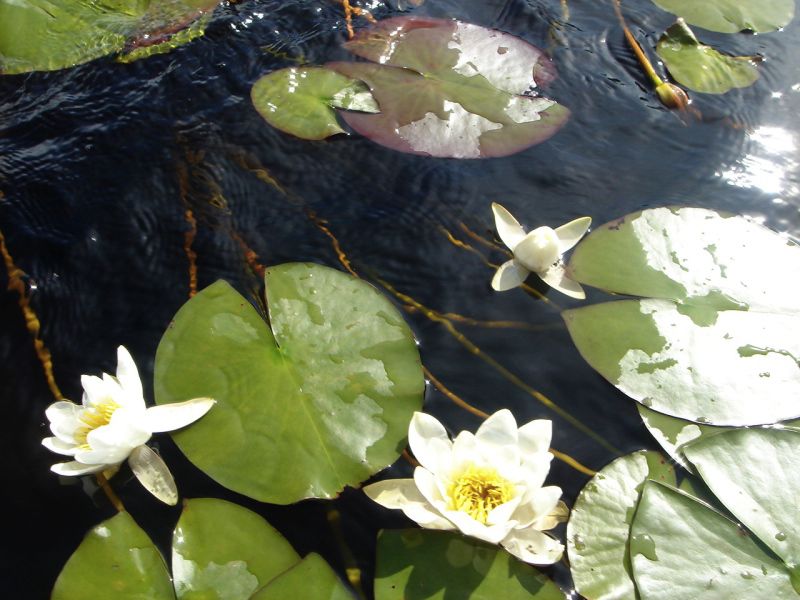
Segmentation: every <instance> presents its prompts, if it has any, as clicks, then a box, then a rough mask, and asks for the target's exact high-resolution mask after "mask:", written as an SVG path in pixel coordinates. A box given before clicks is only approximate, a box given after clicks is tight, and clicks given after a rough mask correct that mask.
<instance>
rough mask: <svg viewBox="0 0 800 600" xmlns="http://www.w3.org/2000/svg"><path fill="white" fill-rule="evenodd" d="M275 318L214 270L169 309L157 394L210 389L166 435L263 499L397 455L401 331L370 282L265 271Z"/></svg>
mask: <svg viewBox="0 0 800 600" xmlns="http://www.w3.org/2000/svg"><path fill="white" fill-rule="evenodd" d="M266 287H267V291H268V297H267V301H268V306H269V317H270V323H271V326H272V328H271V329H270V327H269V326H268V325H267V323H266V322H265V321H264V319H263V318H262V317H261V316H260V315H259V314H258V312H257V311H256V310H255V309H254V308H253V307H252V306H251V305H250V303H249V302H248V301H247V300H245V299H244V298H243V297H242V296H240V295H239V294H238V293H237V292H236V291H235V290H234V289H233V288H231V287H230V286H229V285H228V284H227V283H225V282H222V281H220V282H217V283H215V284H214V285H212V286H210V287H208V288H206V289H205V290H203V291H202V292H200V293H199V294H197V295H196V296H195V297H194V298H192V299H191V300H190V301H189V302H187V303H186V304H185V305H184V306H183V308H181V309H180V311H178V314H177V315H176V316H175V319H174V321H173V323H172V324H171V325H170V327H169V329H168V330H167V331H166V333H165V334H164V337H163V338H162V340H161V343H160V345H159V348H158V352H157V354H156V367H155V370H156V373H155V393H156V401H157V402H158V403H159V404H163V403H167V402H176V401H179V400H182V399H186V398H194V397H198V396H209V397H213V398H215V399H216V401H217V404H216V406H215V407H214V410H212V411H211V412H209V413H208V415H206V416H205V417H204V418H203V419H201V420H200V421H198V422H197V423H195V424H194V425H192V427H189V428H187V429H185V430H183V431H178V432H176V433H175V434H174V438H175V441H176V442H177V443H178V445H179V446H180V448H181V449H182V450H183V452H184V453H185V454H186V456H187V457H189V459H190V460H191V461H192V462H193V463H194V464H195V465H197V466H198V467H199V468H200V469H202V470H203V471H205V472H206V473H208V474H209V475H210V476H211V477H213V478H214V479H215V480H217V481H218V482H219V483H221V484H222V485H224V486H226V487H228V488H230V489H232V490H235V491H237V492H239V493H242V494H245V495H247V496H250V497H252V498H255V499H257V500H261V501H263V502H273V503H277V504H289V503H292V502H297V501H298V500H301V499H303V498H311V497H320V498H328V497H331V496H334V495H336V494H337V493H338V492H339V491H340V490H341V489H342V488H343V487H344V486H345V485H357V484H358V483H360V482H362V481H363V480H365V479H367V478H368V477H369V476H371V475H372V474H374V473H376V472H377V471H379V470H381V469H382V468H384V467H386V466H387V465H389V464H391V463H392V462H394V461H395V460H396V459H397V457H398V456H399V455H400V452H401V450H402V449H403V447H404V446H405V443H406V442H405V438H406V432H407V430H408V423H409V422H410V420H411V416H412V415H413V413H414V411H415V410H419V409H420V408H421V405H422V393H423V390H424V379H423V375H422V368H421V365H420V360H419V353H418V351H417V346H416V343H415V341H414V338H413V335H412V333H411V330H410V329H409V328H408V326H407V325H406V323H405V322H404V321H403V318H402V316H401V315H400V313H399V312H398V311H397V309H396V308H394V306H393V305H392V304H391V303H390V302H389V301H388V300H387V299H386V298H385V297H384V296H382V295H381V294H379V293H378V292H377V291H376V290H375V288H373V287H372V286H371V285H369V284H367V283H365V282H363V281H360V280H358V279H356V278H354V277H351V276H349V275H346V274H344V273H341V272H339V271H336V270H334V269H330V268H327V267H322V266H319V265H312V264H299V263H293V264H286V265H281V266H278V267H273V268H270V269H268V270H267V274H266Z"/></svg>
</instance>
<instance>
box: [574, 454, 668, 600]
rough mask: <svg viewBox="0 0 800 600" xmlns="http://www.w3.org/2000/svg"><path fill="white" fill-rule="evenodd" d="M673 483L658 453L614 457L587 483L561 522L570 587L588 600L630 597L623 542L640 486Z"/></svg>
mask: <svg viewBox="0 0 800 600" xmlns="http://www.w3.org/2000/svg"><path fill="white" fill-rule="evenodd" d="M647 479H655V480H657V481H662V482H665V483H669V484H671V485H674V484H675V471H674V469H672V467H671V466H670V465H669V464H668V463H667V462H666V461H665V460H664V457H663V456H662V455H661V454H659V453H658V452H646V451H639V452H634V453H633V454H628V455H626V456H623V457H621V458H618V459H616V460H615V461H614V462H612V463H611V464H609V465H607V466H605V467H604V468H603V469H602V470H601V471H600V472H599V473H597V475H595V476H594V477H593V478H592V479H591V481H589V483H587V484H586V485H585V486H584V488H583V489H582V490H581V493H580V494H579V495H578V498H577V499H576V500H575V506H574V507H573V509H572V513H571V514H570V519H569V523H568V524H567V548H568V552H569V564H570V570H571V572H572V580H573V582H574V583H575V589H576V590H577V591H578V592H579V593H580V594H581V596H583V597H584V598H589V599H590V600H611V599H612V598H634V597H635V596H636V592H635V586H634V583H633V576H632V574H631V565H630V553H629V550H628V538H629V537H630V529H631V523H632V522H633V516H634V514H635V513H636V506H637V505H638V503H639V497H640V494H641V488H642V484H643V483H644V482H645V481H646V480H647Z"/></svg>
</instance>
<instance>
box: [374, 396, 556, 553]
mask: <svg viewBox="0 0 800 600" xmlns="http://www.w3.org/2000/svg"><path fill="white" fill-rule="evenodd" d="M551 436H552V422H551V421H548V420H537V421H531V422H530V423H527V424H526V425H523V426H522V427H520V428H519V429H517V423H516V421H515V419H514V416H513V415H512V414H511V412H510V411H509V410H507V409H503V410H500V411H498V412H496V413H494V414H493V415H491V416H490V417H489V418H488V419H487V420H486V421H485V422H484V423H483V424H482V425H481V426H480V428H479V429H478V431H477V432H476V433H475V434H474V435H473V434H472V433H470V432H468V431H462V432H461V433H459V434H458V436H457V437H456V438H455V440H453V441H451V440H450V438H449V437H448V435H447V432H446V431H445V429H444V427H443V426H442V424H441V423H440V422H439V421H438V420H436V419H435V418H434V417H432V416H430V415H427V414H425V413H420V412H417V413H414V417H413V418H412V420H411V424H410V425H409V430H408V441H409V446H410V447H411V450H412V452H413V453H414V456H416V458H417V460H418V461H419V463H420V466H419V467H417V468H416V469H415V470H414V478H413V479H389V480H386V481H380V482H378V483H374V484H371V485H368V486H366V487H365V488H364V492H365V493H366V494H367V496H369V497H370V498H372V499H373V500H374V501H375V502H377V503H378V504H381V505H383V506H385V507H387V508H394V509H400V510H402V511H403V512H404V513H405V514H406V516H407V517H409V518H410V519H412V520H414V521H416V522H417V523H419V525H421V526H422V527H426V528H429V529H445V530H459V531H461V532H462V533H463V534H465V535H468V536H472V537H474V538H478V539H480V540H483V541H485V542H488V543H490V544H500V545H501V546H502V547H503V548H505V549H506V550H508V551H509V552H510V553H511V554H513V555H514V556H516V557H517V558H519V559H521V560H523V561H525V562H528V563H533V564H540V565H544V564H551V563H554V562H556V561H558V560H559V559H560V558H561V555H562V554H563V552H564V546H563V545H562V544H561V543H560V542H559V541H558V540H556V539H555V538H553V537H551V536H550V535H548V534H546V533H544V531H546V530H548V529H552V528H553V527H555V526H556V525H557V524H558V523H559V522H562V521H564V520H566V516H567V512H568V511H567V507H566V506H565V505H564V503H563V502H561V501H560V500H559V498H560V497H561V488H559V487H556V486H544V487H543V484H544V480H545V478H546V477H547V473H548V472H549V470H550V461H551V460H552V458H553V455H552V454H551V453H550V452H549V451H548V449H549V447H550V438H551Z"/></svg>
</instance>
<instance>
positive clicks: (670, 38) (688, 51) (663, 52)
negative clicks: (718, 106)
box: [656, 19, 758, 94]
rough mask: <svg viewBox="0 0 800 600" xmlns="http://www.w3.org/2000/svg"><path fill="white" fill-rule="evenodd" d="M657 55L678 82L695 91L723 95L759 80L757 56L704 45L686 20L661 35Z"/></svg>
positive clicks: (681, 20) (680, 20) (679, 21)
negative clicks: (736, 54) (727, 53)
mask: <svg viewBox="0 0 800 600" xmlns="http://www.w3.org/2000/svg"><path fill="white" fill-rule="evenodd" d="M656 52H657V53H658V55H659V56H660V57H661V58H662V60H663V61H664V63H665V64H666V65H667V69H669V72H670V74H671V75H672V76H673V77H674V78H675V79H676V80H677V81H678V83H680V84H683V85H685V86H686V87H688V88H691V89H693V90H695V91H696V92H703V93H706V94H724V93H725V92H727V91H728V90H730V89H733V88H743V87H747V86H749V85H752V84H753V83H755V82H756V80H757V79H758V67H757V66H756V61H757V60H758V57H753V56H726V55H725V54H720V53H719V52H717V51H716V50H714V48H712V47H711V46H706V45H705V44H701V43H700V42H699V41H698V40H697V38H696V37H695V36H694V33H692V30H691V29H689V27H688V26H687V25H686V23H685V22H684V20H683V19H678V22H677V23H675V24H674V25H673V26H672V27H670V28H669V29H667V31H666V32H665V33H664V35H663V36H661V39H660V40H659V41H658V46H657V47H656Z"/></svg>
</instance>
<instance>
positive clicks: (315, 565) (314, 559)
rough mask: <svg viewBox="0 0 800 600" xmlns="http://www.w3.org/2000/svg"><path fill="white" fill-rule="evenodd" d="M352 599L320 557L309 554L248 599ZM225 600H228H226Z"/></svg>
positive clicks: (351, 595)
mask: <svg viewBox="0 0 800 600" xmlns="http://www.w3.org/2000/svg"><path fill="white" fill-rule="evenodd" d="M286 598H298V599H300V598H302V600H353V599H354V596H353V594H351V593H350V591H349V590H348V589H347V588H346V587H345V585H344V584H343V583H342V581H341V580H340V579H339V577H338V576H337V575H336V573H334V572H333V569H331V568H330V566H329V565H328V563H326V562H325V560H324V559H323V558H322V557H321V556H320V555H319V554H315V553H313V552H312V553H311V554H309V555H308V556H306V557H305V558H304V559H303V560H301V561H300V562H298V563H297V564H296V565H294V566H292V568H290V569H288V570H287V571H285V572H284V573H281V574H280V575H278V576H277V577H276V578H275V579H273V580H272V581H270V582H269V583H268V584H267V585H266V586H264V587H263V588H261V589H260V590H258V592H256V593H255V594H253V595H252V596H251V597H250V600H285V599H286ZM226 600H227V599H226Z"/></svg>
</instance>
